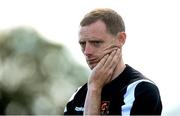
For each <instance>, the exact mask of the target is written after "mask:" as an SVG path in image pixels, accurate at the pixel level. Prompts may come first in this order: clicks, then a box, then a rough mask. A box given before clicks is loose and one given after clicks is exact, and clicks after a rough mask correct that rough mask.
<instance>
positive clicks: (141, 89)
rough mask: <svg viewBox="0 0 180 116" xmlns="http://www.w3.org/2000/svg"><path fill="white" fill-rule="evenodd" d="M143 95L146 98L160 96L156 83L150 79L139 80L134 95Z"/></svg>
mask: <svg viewBox="0 0 180 116" xmlns="http://www.w3.org/2000/svg"><path fill="white" fill-rule="evenodd" d="M139 95H143V96H146V97H148V96H149V97H148V98H151V99H152V98H154V97H155V98H157V97H160V93H159V89H158V87H157V85H156V84H155V83H153V82H150V81H142V82H140V83H139V84H138V85H137V86H136V89H135V96H139Z"/></svg>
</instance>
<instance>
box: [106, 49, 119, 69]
mask: <svg viewBox="0 0 180 116" xmlns="http://www.w3.org/2000/svg"><path fill="white" fill-rule="evenodd" d="M119 62H120V49H118V50H114V51H113V52H112V53H111V54H110V55H109V57H108V58H107V60H106V62H105V64H104V67H107V68H108V69H112V70H114V69H115V67H116V66H117V64H118V63H119Z"/></svg>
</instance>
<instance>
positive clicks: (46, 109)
mask: <svg viewBox="0 0 180 116" xmlns="http://www.w3.org/2000/svg"><path fill="white" fill-rule="evenodd" d="M87 75H88V70H87V69H85V68H84V67H82V66H81V65H79V64H77V63H76V62H75V60H74V59H73V57H72V55H71V54H70V53H69V52H68V50H67V49H66V48H65V46H63V45H58V44H52V43H50V42H47V41H45V39H44V38H43V37H42V36H40V35H39V34H38V33H37V32H36V31H35V30H34V29H32V28H27V27H19V28H15V29H12V30H9V31H3V32H1V34H0V113H1V114H33V115H43V114H46V115H48V114H51V115H53V114H62V113H63V108H64V106H65V103H66V102H67V101H68V99H69V97H70V96H71V94H72V93H73V92H74V91H75V89H76V88H77V87H78V86H80V85H82V83H85V82H86V80H87Z"/></svg>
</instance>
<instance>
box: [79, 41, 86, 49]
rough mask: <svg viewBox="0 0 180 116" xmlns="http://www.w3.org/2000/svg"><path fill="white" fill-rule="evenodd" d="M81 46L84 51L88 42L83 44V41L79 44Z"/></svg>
mask: <svg viewBox="0 0 180 116" xmlns="http://www.w3.org/2000/svg"><path fill="white" fill-rule="evenodd" d="M79 44H80V46H81V48H82V49H84V48H85V46H86V42H83V41H82V42H79Z"/></svg>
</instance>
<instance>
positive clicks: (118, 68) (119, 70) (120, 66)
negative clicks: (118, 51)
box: [112, 58, 126, 80]
mask: <svg viewBox="0 0 180 116" xmlns="http://www.w3.org/2000/svg"><path fill="white" fill-rule="evenodd" d="M125 68H126V65H125V63H124V61H123V59H122V58H121V61H120V62H119V63H118V64H117V66H116V68H115V70H114V74H113V77H112V80H114V79H115V78H117V77H118V75H120V74H121V73H122V72H123V71H124V69H125Z"/></svg>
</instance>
